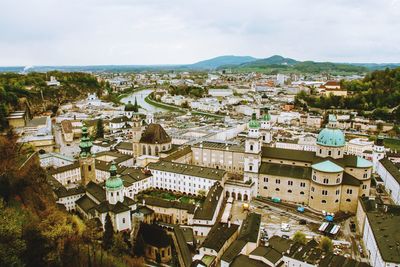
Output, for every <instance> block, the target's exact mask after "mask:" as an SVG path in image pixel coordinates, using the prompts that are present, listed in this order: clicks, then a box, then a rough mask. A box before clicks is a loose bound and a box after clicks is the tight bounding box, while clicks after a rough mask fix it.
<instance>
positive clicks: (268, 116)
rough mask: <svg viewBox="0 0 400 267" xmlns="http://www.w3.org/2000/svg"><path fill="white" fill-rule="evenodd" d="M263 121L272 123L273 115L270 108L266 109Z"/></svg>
mask: <svg viewBox="0 0 400 267" xmlns="http://www.w3.org/2000/svg"><path fill="white" fill-rule="evenodd" d="M262 120H263V121H270V120H271V115H270V114H269V112H268V108H265V109H264V114H263V116H262Z"/></svg>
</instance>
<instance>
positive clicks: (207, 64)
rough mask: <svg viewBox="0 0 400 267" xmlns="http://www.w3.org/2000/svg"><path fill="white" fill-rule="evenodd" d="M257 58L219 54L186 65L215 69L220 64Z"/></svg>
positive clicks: (191, 67)
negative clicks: (218, 55)
mask: <svg viewBox="0 0 400 267" xmlns="http://www.w3.org/2000/svg"><path fill="white" fill-rule="evenodd" d="M255 60H257V59H256V58H254V57H250V56H220V57H215V58H211V59H207V60H203V61H199V62H197V63H194V64H190V65H187V68H189V69H216V68H218V67H221V66H226V65H229V66H234V65H240V64H244V63H248V62H252V61H255Z"/></svg>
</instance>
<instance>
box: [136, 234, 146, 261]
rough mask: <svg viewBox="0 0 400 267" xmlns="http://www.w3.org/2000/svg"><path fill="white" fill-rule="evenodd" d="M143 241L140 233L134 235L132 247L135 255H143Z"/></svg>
mask: <svg viewBox="0 0 400 267" xmlns="http://www.w3.org/2000/svg"><path fill="white" fill-rule="evenodd" d="M144 248H145V243H144V240H143V237H142V235H138V236H137V237H136V242H135V246H134V247H133V254H134V255H135V256H137V257H142V256H144Z"/></svg>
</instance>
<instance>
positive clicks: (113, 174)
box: [106, 162, 123, 190]
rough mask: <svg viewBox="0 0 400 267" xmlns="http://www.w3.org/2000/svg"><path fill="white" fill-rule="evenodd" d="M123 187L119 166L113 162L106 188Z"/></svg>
mask: <svg viewBox="0 0 400 267" xmlns="http://www.w3.org/2000/svg"><path fill="white" fill-rule="evenodd" d="M122 187H123V182H122V179H121V178H119V176H118V175H117V166H115V163H114V162H113V163H112V164H111V167H110V177H109V178H108V179H107V180H106V189H107V190H115V189H120V188H122Z"/></svg>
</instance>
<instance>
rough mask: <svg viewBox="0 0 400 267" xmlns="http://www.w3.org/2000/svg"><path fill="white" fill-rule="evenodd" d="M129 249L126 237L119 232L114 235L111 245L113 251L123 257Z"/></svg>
mask: <svg viewBox="0 0 400 267" xmlns="http://www.w3.org/2000/svg"><path fill="white" fill-rule="evenodd" d="M127 251H128V244H127V243H126V242H125V240H124V237H123V236H122V234H121V233H117V234H116V235H115V236H114V240H113V244H112V247H111V252H112V253H113V254H114V255H115V256H117V257H121V256H122V255H124V254H125V253H126V252H127Z"/></svg>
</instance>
